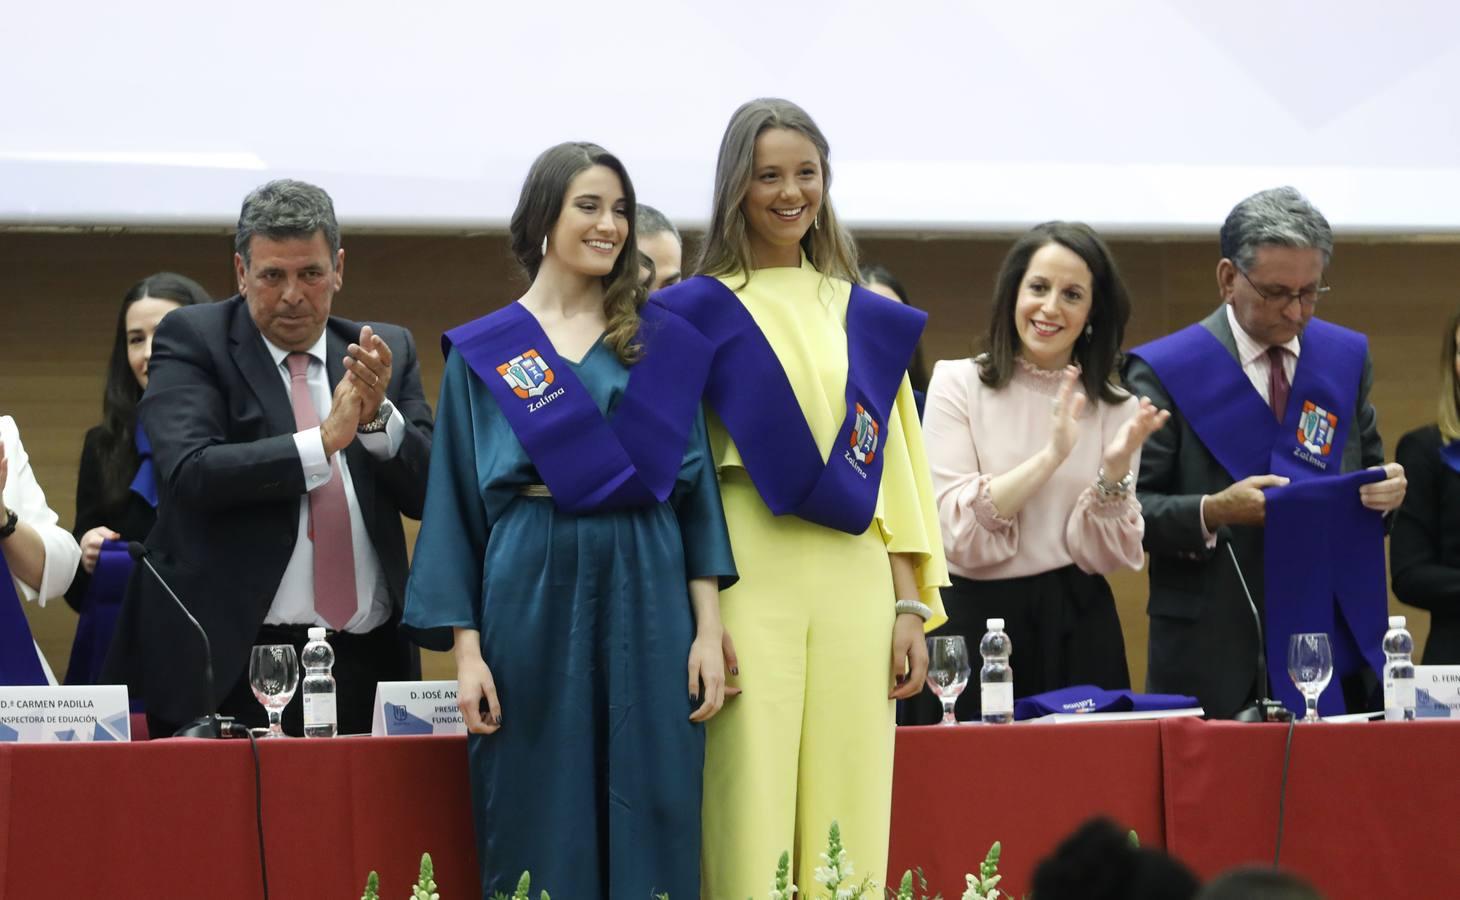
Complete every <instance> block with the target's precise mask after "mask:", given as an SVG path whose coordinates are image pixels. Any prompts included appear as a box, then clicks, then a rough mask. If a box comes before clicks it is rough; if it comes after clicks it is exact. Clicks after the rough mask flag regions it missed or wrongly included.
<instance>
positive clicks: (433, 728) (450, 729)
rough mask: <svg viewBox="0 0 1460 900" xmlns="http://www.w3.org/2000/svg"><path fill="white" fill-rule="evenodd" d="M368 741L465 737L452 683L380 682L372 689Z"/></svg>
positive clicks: (464, 725)
mask: <svg viewBox="0 0 1460 900" xmlns="http://www.w3.org/2000/svg"><path fill="white" fill-rule="evenodd" d="M370 734H371V736H372V737H395V736H397V735H402V734H466V723H465V722H463V721H462V720H461V710H460V709H458V708H457V706H456V682H454V681H382V682H380V684H378V685H377V686H376V688H375V716H374V721H373V722H372V723H371V726H370Z"/></svg>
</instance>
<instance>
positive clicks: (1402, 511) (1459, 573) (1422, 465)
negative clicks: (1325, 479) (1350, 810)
mask: <svg viewBox="0 0 1460 900" xmlns="http://www.w3.org/2000/svg"><path fill="white" fill-rule="evenodd" d="M1457 341H1460V311H1457V312H1456V313H1455V314H1454V315H1452V316H1450V320H1449V321H1448V322H1447V323H1446V324H1445V333H1444V337H1443V339H1442V341H1441V343H1442V345H1443V348H1444V352H1443V353H1442V354H1441V357H1440V396H1439V402H1438V404H1436V405H1437V408H1438V412H1437V414H1436V416H1435V423H1434V424H1432V425H1425V426H1423V427H1421V428H1416V429H1415V430H1414V431H1411V432H1409V433H1408V434H1406V435H1405V436H1404V437H1402V438H1400V439H1399V445H1398V446H1397V447H1396V448H1395V450H1394V461H1395V462H1397V463H1399V464H1400V465H1401V466H1403V467H1404V472H1405V476H1406V477H1407V478H1408V479H1409V486H1410V487H1412V488H1414V490H1412V491H1406V492H1405V494H1404V504H1403V505H1402V506H1400V507H1399V512H1398V513H1396V514H1395V516H1394V527H1393V529H1392V530H1391V531H1390V533H1389V572H1390V578H1391V582H1392V584H1393V587H1394V596H1396V597H1398V598H1399V602H1400V603H1407V604H1409V605H1410V606H1416V607H1419V608H1420V609H1426V610H1429V613H1430V636H1429V638H1428V639H1427V640H1426V641H1425V646H1424V656H1423V660H1424V663H1425V665H1430V666H1442V665H1449V666H1453V665H1456V664H1460V343H1457ZM1417 661H1418V660H1416V662H1417Z"/></svg>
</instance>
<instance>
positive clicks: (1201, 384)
mask: <svg viewBox="0 0 1460 900" xmlns="http://www.w3.org/2000/svg"><path fill="white" fill-rule="evenodd" d="M1367 354H1368V339H1367V338H1365V337H1364V336H1363V335H1361V334H1359V333H1358V332H1354V331H1350V330H1348V329H1347V328H1341V327H1339V326H1337V325H1333V324H1331V323H1329V322H1324V321H1322V320H1321V319H1312V320H1310V321H1309V323H1308V325H1307V327H1306V328H1305V329H1304V330H1303V354H1302V356H1301V357H1299V362H1298V369H1297V373H1296V375H1295V376H1294V378H1293V385H1292V389H1291V391H1290V393H1289V395H1288V407H1287V409H1286V410H1285V411H1284V414H1283V421H1282V422H1281V423H1279V422H1278V421H1277V419H1276V417H1275V416H1274V415H1273V413H1272V409H1271V407H1269V406H1268V405H1267V403H1265V402H1264V401H1263V399H1262V396H1261V395H1260V394H1258V393H1257V391H1255V390H1253V388H1252V382H1251V381H1250V380H1248V378H1247V374H1246V373H1245V372H1244V371H1243V370H1242V367H1241V365H1240V364H1239V363H1238V362H1237V361H1236V360H1235V359H1233V358H1232V354H1231V353H1230V352H1229V351H1228V350H1227V348H1226V347H1225V346H1223V345H1222V342H1221V341H1220V340H1219V339H1218V338H1217V337H1216V335H1214V334H1212V333H1211V332H1210V331H1208V330H1207V329H1206V328H1205V327H1203V326H1202V325H1200V324H1194V325H1189V326H1187V327H1186V328H1184V329H1182V330H1181V331H1178V332H1176V333H1175V334H1172V335H1168V336H1167V337H1164V338H1159V339H1157V340H1155V341H1152V342H1151V343H1149V344H1145V345H1143V346H1141V347H1137V348H1136V349H1134V350H1132V351H1131V355H1132V356H1136V357H1139V358H1141V359H1144V360H1145V361H1146V362H1147V363H1148V364H1149V365H1150V366H1151V368H1152V369H1153V370H1154V371H1155V373H1156V376H1157V377H1158V378H1160V379H1161V383H1162V385H1164V386H1165V388H1166V390H1167V392H1168V393H1170V395H1171V399H1172V400H1173V401H1174V402H1175V404H1176V406H1178V407H1179V408H1180V410H1181V413H1182V415H1184V416H1185V417H1186V420H1187V421H1188V422H1189V423H1190V424H1191V428H1192V430H1193V431H1195V432H1196V434H1197V437H1199V438H1200V439H1201V442H1202V444H1203V445H1204V446H1205V447H1206V448H1207V450H1208V451H1210V452H1211V454H1212V456H1213V458H1215V459H1216V461H1217V462H1218V463H1219V464H1220V465H1221V466H1222V468H1224V469H1226V470H1227V473H1228V474H1229V475H1231V476H1232V480H1233V481H1240V480H1241V479H1243V478H1247V477H1249V476H1252V475H1264V474H1268V473H1271V474H1274V475H1284V476H1286V477H1288V478H1289V479H1291V483H1290V484H1289V485H1287V486H1286V487H1281V488H1269V489H1268V490H1266V491H1265V494H1266V497H1267V500H1266V507H1267V513H1266V525H1265V527H1264V528H1263V544H1264V550H1265V554H1264V555H1265V565H1264V571H1263V583H1264V587H1265V595H1266V597H1267V602H1266V603H1265V604H1264V606H1265V608H1264V611H1263V613H1264V616H1263V617H1264V619H1265V626H1264V632H1265V635H1266V645H1267V646H1266V650H1267V660H1268V672H1269V681H1270V682H1271V688H1272V693H1273V696H1275V697H1276V698H1277V699H1279V700H1281V701H1283V703H1284V704H1286V705H1287V706H1288V707H1289V708H1291V709H1293V710H1295V711H1297V712H1301V711H1302V710H1303V700H1302V695H1301V694H1300V693H1298V690H1297V688H1296V687H1294V686H1293V684H1292V683H1291V681H1290V680H1289V679H1286V678H1283V677H1282V675H1281V673H1282V671H1283V669H1284V667H1285V665H1286V661H1287V654H1288V638H1289V637H1290V636H1291V635H1293V634H1295V633H1298V632H1305V631H1322V632H1326V633H1328V634H1329V638H1330V642H1331V644H1332V645H1333V654H1334V675H1335V679H1336V678H1337V677H1338V676H1342V675H1349V674H1352V673H1353V672H1356V671H1358V669H1359V668H1360V667H1361V666H1363V665H1364V664H1365V663H1367V664H1368V665H1369V666H1371V667H1372V668H1373V669H1374V671H1375V672H1382V671H1383V662H1384V658H1383V653H1382V652H1381V649H1380V638H1381V637H1382V635H1383V634H1384V630H1385V628H1386V623H1387V615H1388V591H1387V589H1386V584H1385V576H1384V522H1383V517H1382V516H1381V515H1380V514H1379V513H1377V512H1375V511H1374V510H1371V509H1367V508H1365V507H1364V506H1363V504H1362V503H1361V502H1360V501H1359V494H1358V486H1359V485H1361V484H1367V483H1369V482H1374V481H1380V480H1383V478H1384V473H1383V472H1382V471H1378V470H1364V471H1359V472H1352V473H1350V474H1348V475H1340V473H1339V470H1340V467H1341V465H1342V459H1343V448H1344V444H1345V443H1346V441H1347V440H1348V434H1349V428H1350V426H1351V425H1352V423H1351V422H1350V421H1349V418H1350V417H1351V416H1352V414H1353V410H1354V407H1355V406H1356V401H1357V398H1358V391H1359V382H1360V381H1361V379H1362V377H1363V366H1364V359H1365V358H1366V356H1367ZM1274 673H1276V674H1274ZM1319 710H1320V711H1321V712H1323V713H1324V714H1333V713H1338V712H1342V711H1343V695H1342V692H1341V691H1339V690H1325V691H1324V693H1323V695H1322V696H1321V697H1320V698H1319Z"/></svg>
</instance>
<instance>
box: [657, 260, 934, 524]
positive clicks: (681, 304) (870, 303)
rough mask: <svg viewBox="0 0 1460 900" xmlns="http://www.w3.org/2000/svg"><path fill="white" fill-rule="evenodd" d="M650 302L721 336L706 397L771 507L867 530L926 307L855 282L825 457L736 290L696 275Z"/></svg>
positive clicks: (717, 339)
mask: <svg viewBox="0 0 1460 900" xmlns="http://www.w3.org/2000/svg"><path fill="white" fill-rule="evenodd" d="M651 303H662V304H664V305H665V306H667V307H669V308H670V309H672V310H673V311H675V312H676V313H679V314H680V315H682V316H684V317H685V318H686V319H688V320H689V321H690V322H691V323H692V324H693V325H694V326H695V327H696V328H698V329H699V330H700V331H701V332H702V333H703V334H704V335H705V336H706V337H707V338H709V339H710V341H711V342H712V343H713V344H714V346H715V358H714V362H713V364H712V365H711V368H710V375H709V381H708V383H707V384H706V387H705V400H706V401H707V402H708V403H709V404H710V407H711V408H712V409H714V410H715V412H716V414H718V415H719V417H720V420H721V421H722V422H723V423H724V424H725V428H726V430H727V431H729V432H730V436H731V438H733V439H734V441H735V446H736V448H737V449H739V451H740V458H741V461H742V462H744V463H745V469H746V471H747V472H748V473H749V474H750V479H751V481H752V482H753V483H754V484H755V487H756V490H757V491H758V492H759V493H760V496H761V499H762V500H764V501H765V504H766V506H767V507H768V508H769V509H770V511H771V512H772V513H774V514H776V515H778V516H782V515H788V514H790V515H796V516H800V517H801V518H803V519H806V520H807V521H810V522H815V523H817V524H818V525H825V526H827V527H828V528H835V529H837V530H838V531H845V532H847V533H848V534H861V533H862V532H864V531H866V530H867V527H868V526H869V525H871V524H872V516H873V514H874V513H875V512H876V509H877V492H878V490H879V489H880V487H881V483H882V463H883V454H882V453H880V452H878V451H879V448H880V447H881V446H882V443H883V442H884V441H886V439H887V435H886V434H885V433H884V432H885V431H886V429H888V428H890V427H891V421H890V420H891V413H892V405H893V401H894V400H895V399H896V398H897V390H898V388H899V387H900V386H901V384H902V378H903V374H904V373H905V372H906V371H907V366H908V363H909V361H911V360H912V355H913V351H914V350H915V349H916V348H917V343H918V338H919V337H921V336H922V333H923V326H924V325H925V324H926V323H927V320H928V315H927V313H925V312H923V311H922V310H918V309H913V308H911V307H908V306H904V305H902V304H901V303H897V302H895V301H892V300H888V299H886V298H885V297H880V296H878V295H877V294H874V293H872V292H871V291H868V290H866V289H865V288H862V287H859V286H857V285H853V286H852V295H851V299H850V301H849V302H848V304H847V323H846V328H847V386H846V404H847V414H846V418H845V420H844V421H843V422H842V425H841V428H840V430H838V432H837V436H836V439H835V440H834V441H833V442H832V449H831V455H830V458H823V457H822V455H821V451H820V450H818V449H817V446H816V438H815V436H814V435H813V434H812V433H811V427H810V426H809V425H807V424H806V418H805V415H804V414H803V413H802V411H801V407H800V404H798V403H797V401H796V394H795V391H794V390H793V389H792V387H791V382H790V379H789V378H787V377H786V371H785V369H783V368H782V367H781V363H780V360H778V359H777V358H776V354H775V350H773V349H772V348H771V345H770V342H769V341H767V340H766V337H765V334H764V333H762V332H761V330H760V326H758V325H756V323H755V319H754V318H753V317H752V316H751V315H750V311H749V310H747V309H746V308H745V306H744V305H743V304H742V303H741V302H740V298H739V297H737V296H735V292H734V291H732V290H730V289H729V288H727V287H726V286H725V285H724V284H722V283H721V282H720V281H718V280H717V279H714V278H711V277H709V276H705V275H699V276H696V277H694V278H691V279H689V280H688V281H684V282H681V283H680V284H677V285H675V286H673V287H671V288H667V289H665V290H663V291H660V292H659V293H657V294H655V295H654V299H653V300H652V301H651Z"/></svg>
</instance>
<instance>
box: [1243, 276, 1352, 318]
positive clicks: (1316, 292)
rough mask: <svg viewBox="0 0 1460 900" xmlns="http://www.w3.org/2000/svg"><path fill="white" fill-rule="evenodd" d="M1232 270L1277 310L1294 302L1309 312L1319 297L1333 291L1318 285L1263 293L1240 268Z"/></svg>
mask: <svg viewBox="0 0 1460 900" xmlns="http://www.w3.org/2000/svg"><path fill="white" fill-rule="evenodd" d="M1233 268H1235V269H1236V270H1237V274H1238V275H1241V276H1242V280H1243V281H1245V282H1247V283H1248V284H1249V285H1251V287H1252V289H1253V290H1254V291H1256V292H1257V296H1259V297H1261V298H1262V299H1263V301H1264V302H1266V303H1267V304H1268V305H1270V306H1274V307H1278V308H1285V307H1286V306H1287V305H1288V304H1289V303H1292V302H1293V301H1294V300H1296V301H1298V305H1299V306H1301V307H1303V308H1304V309H1308V310H1311V309H1313V308H1314V307H1316V306H1317V305H1318V298H1319V297H1322V296H1323V295H1324V294H1326V293H1328V292H1329V291H1331V290H1333V287H1332V286H1331V285H1327V284H1320V285H1318V286H1317V287H1310V288H1303V289H1302V290H1301V291H1290V290H1287V289H1283V288H1279V289H1277V290H1266V291H1265V290H1263V289H1262V288H1260V287H1258V286H1257V285H1256V284H1253V281H1252V279H1251V278H1248V277H1247V273H1246V272H1244V271H1242V269H1241V267H1240V266H1233Z"/></svg>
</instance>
